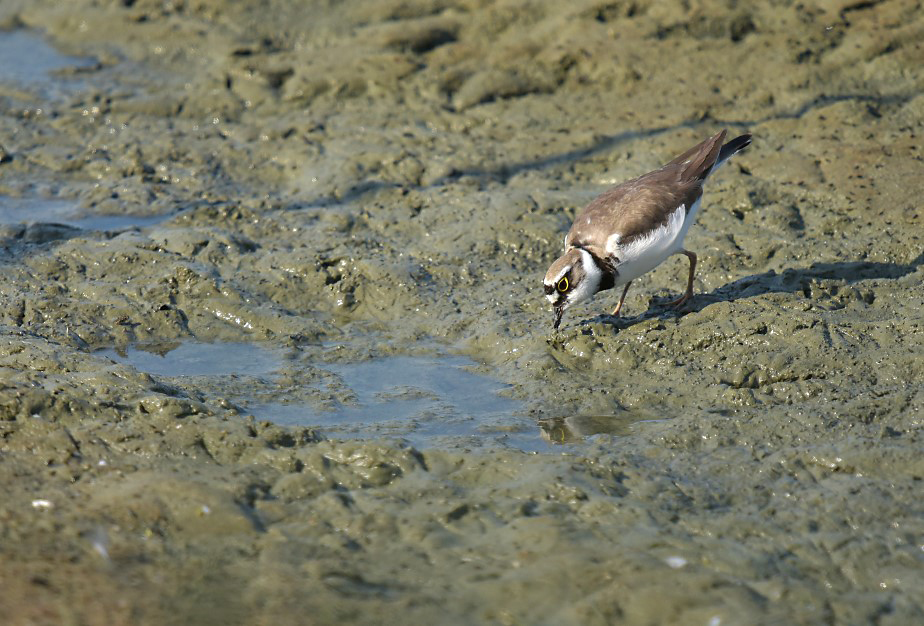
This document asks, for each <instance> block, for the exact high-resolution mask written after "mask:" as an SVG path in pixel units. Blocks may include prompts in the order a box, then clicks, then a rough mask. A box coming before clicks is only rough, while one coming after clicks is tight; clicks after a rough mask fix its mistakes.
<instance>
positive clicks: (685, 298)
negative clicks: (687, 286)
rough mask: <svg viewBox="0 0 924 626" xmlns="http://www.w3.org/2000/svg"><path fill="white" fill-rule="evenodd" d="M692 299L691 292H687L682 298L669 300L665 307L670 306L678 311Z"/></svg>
mask: <svg viewBox="0 0 924 626" xmlns="http://www.w3.org/2000/svg"><path fill="white" fill-rule="evenodd" d="M692 299H693V292H692V291H688V292H686V293H685V294H683V295H682V296H680V297H679V298H677V299H676V300H671V301H670V302H668V303H667V306H672V307H674V308H675V309H679V308H680V307H682V306H683V305H684V304H686V303H687V302H689V301H690V300H692Z"/></svg>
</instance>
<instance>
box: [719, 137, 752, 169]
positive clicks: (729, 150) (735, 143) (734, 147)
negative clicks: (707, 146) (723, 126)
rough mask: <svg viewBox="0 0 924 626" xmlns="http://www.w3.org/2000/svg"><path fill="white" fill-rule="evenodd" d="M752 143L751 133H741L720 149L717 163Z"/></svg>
mask: <svg viewBox="0 0 924 626" xmlns="http://www.w3.org/2000/svg"><path fill="white" fill-rule="evenodd" d="M749 145H751V136H750V135H740V136H738V137H735V138H734V139H732V140H731V141H729V142H728V143H726V144H725V145H724V146H722V149H721V150H719V158H718V159H716V165H718V164H720V163H722V161H724V160H725V159H727V158H728V157H730V156H731V155H733V154H735V153H736V152H741V151H742V150H744V149H745V148H747V147H748V146H749Z"/></svg>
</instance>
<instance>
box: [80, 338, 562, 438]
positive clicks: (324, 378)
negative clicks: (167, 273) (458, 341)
mask: <svg viewBox="0 0 924 626" xmlns="http://www.w3.org/2000/svg"><path fill="white" fill-rule="evenodd" d="M97 354H99V355H102V356H106V357H108V358H110V359H112V360H114V361H116V362H119V363H125V364H129V365H132V366H134V367H136V368H137V369H139V370H142V371H145V372H148V373H149V374H153V375H155V376H161V377H169V378H173V379H174V380H173V381H172V382H174V383H176V384H178V385H180V386H184V384H185V385H187V386H191V387H194V388H195V389H196V390H197V391H200V392H205V393H207V394H212V395H214V396H216V397H218V396H220V397H225V398H227V399H228V400H230V401H231V402H233V403H234V404H237V405H238V406H241V407H242V408H243V409H244V414H245V415H246V414H252V415H253V416H254V417H255V418H257V419H258V420H268V421H272V422H276V423H278V424H283V425H286V426H302V427H311V428H317V429H319V430H320V431H321V432H323V433H324V434H326V435H327V436H330V437H332V438H360V437H363V438H381V437H398V438H401V439H406V440H408V441H410V442H411V443H413V444H414V445H421V446H430V447H432V446H444V445H446V446H459V445H464V446H472V447H482V446H485V445H501V446H504V447H514V448H518V449H522V450H548V449H550V445H549V443H547V442H546V441H545V440H544V439H543V438H542V436H540V431H539V430H538V429H537V428H536V426H535V422H534V421H533V420H531V419H528V418H526V417H524V416H523V407H522V405H521V404H520V403H519V402H518V401H516V400H514V399H512V398H508V397H505V396H503V395H501V393H502V392H503V391H504V390H505V389H506V388H507V386H506V385H504V384H502V383H500V382H498V381H496V380H494V379H491V378H489V377H487V376H482V375H480V374H476V373H474V372H471V371H469V369H468V368H469V367H470V366H473V365H475V363H474V362H473V361H471V360H469V359H467V358H465V357H460V356H432V357H409V356H393V357H387V358H382V359H375V360H371V361H364V362H361V363H348V364H343V363H312V364H311V365H303V364H300V363H299V362H298V361H296V360H289V359H287V358H286V357H285V356H284V355H283V354H282V352H281V351H279V350H271V349H268V348H265V347H262V346H260V345H257V344H248V343H213V344H208V343H197V342H185V343H180V344H166V345H164V346H161V347H159V348H153V347H145V348H144V349H141V348H138V347H132V348H129V349H128V350H126V351H124V352H117V351H116V350H114V349H106V350H101V351H99V352H97ZM248 377H249V378H248ZM184 379H186V380H185V381H184ZM293 380H295V381H296V382H295V384H294V385H293V383H292V381H293Z"/></svg>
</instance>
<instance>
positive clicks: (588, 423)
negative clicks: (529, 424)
mask: <svg viewBox="0 0 924 626" xmlns="http://www.w3.org/2000/svg"><path fill="white" fill-rule="evenodd" d="M642 421H651V417H650V416H647V415H640V414H633V413H622V414H619V415H572V416H570V417H550V418H547V419H541V420H539V429H540V432H541V433H542V438H543V439H545V440H546V441H549V442H551V443H555V444H562V443H578V442H581V441H583V440H584V439H586V438H587V437H590V436H592V435H603V434H606V435H621V436H625V435H628V434H630V428H631V426H632V424H635V423H636V422H642Z"/></svg>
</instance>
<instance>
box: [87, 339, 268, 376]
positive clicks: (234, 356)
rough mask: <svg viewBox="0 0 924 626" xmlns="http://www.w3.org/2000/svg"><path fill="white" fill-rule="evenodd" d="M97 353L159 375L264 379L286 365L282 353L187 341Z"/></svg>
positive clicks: (251, 346)
mask: <svg viewBox="0 0 924 626" xmlns="http://www.w3.org/2000/svg"><path fill="white" fill-rule="evenodd" d="M96 354H98V355H100V356H105V357H108V358H110V359H112V360H113V361H116V362H119V363H126V364H128V365H131V366H133V367H136V368H138V369H139V370H141V371H143V372H147V373H149V374H154V375H155V376H167V377H174V376H179V377H185V376H262V375H265V374H270V373H272V372H274V371H276V370H277V369H279V368H280V367H281V366H282V359H281V358H280V355H279V353H278V351H274V350H269V349H267V348H264V347H261V346H258V345H254V344H250V343H200V342H195V341H193V342H184V343H180V344H179V345H176V344H167V345H164V346H158V347H155V346H147V347H145V348H144V349H142V348H139V347H134V346H133V347H129V348H127V349H125V350H124V351H120V350H115V349H112V348H109V349H104V350H99V351H98V352H97V353H96Z"/></svg>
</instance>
